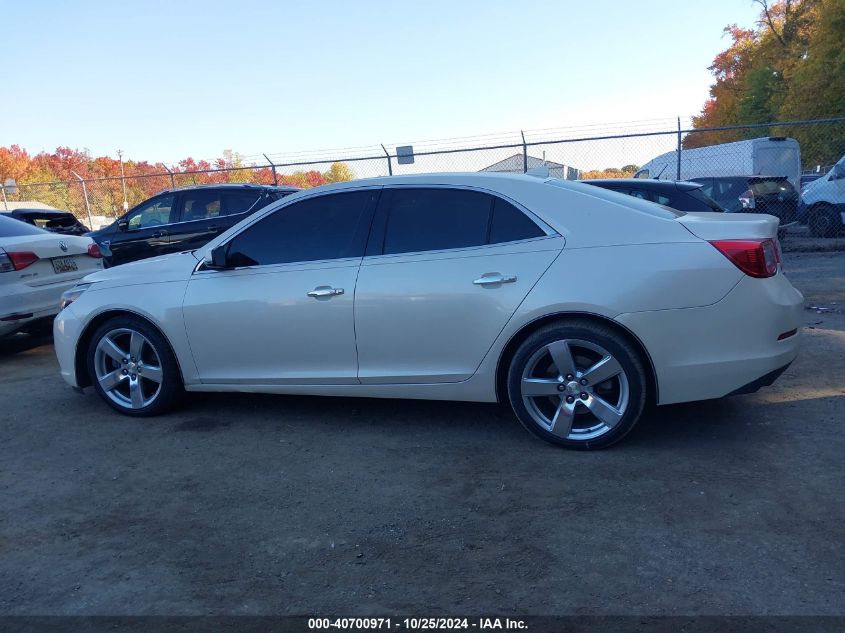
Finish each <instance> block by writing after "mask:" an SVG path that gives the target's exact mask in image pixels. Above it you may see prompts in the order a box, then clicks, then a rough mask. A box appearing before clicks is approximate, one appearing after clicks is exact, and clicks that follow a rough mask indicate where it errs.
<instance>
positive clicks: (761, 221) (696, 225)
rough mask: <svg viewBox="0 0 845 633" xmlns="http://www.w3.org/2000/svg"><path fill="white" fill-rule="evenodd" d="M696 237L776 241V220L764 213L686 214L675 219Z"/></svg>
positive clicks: (709, 240)
mask: <svg viewBox="0 0 845 633" xmlns="http://www.w3.org/2000/svg"><path fill="white" fill-rule="evenodd" d="M677 221H678V222H680V223H681V224H682V225H683V226H684V228H686V229H687V230H688V231H689V232H690V233H692V234H693V235H695V236H696V237H700V238H701V239H703V240H707V241H708V242H711V241H713V240H765V239H772V240H777V235H778V219H777V218H776V217H774V216H773V215H766V214H764V213H687V214H685V215H682V216H680V217H679V218H677Z"/></svg>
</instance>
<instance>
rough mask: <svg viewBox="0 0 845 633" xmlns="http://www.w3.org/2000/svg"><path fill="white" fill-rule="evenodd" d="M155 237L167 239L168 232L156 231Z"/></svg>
mask: <svg viewBox="0 0 845 633" xmlns="http://www.w3.org/2000/svg"><path fill="white" fill-rule="evenodd" d="M152 236H153V237H167V231H156V232H155V233H153V235H152Z"/></svg>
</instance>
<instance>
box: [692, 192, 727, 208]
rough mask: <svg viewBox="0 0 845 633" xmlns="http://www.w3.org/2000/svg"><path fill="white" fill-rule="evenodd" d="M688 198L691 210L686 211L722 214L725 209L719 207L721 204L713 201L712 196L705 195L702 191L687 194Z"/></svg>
mask: <svg viewBox="0 0 845 633" xmlns="http://www.w3.org/2000/svg"><path fill="white" fill-rule="evenodd" d="M686 195H687V198H689V199H690V201H691V203H690V208H689V209H684V210H685V211H696V212H697V211H717V212H719V213H722V212H723V211H724V209H723V208H722V207H720V206H719V203H718V202H716V201H715V200H713V198H711V197H710V196H708V195H707V194H706V193H704V192H703V191H702V190H701V189H692V190H691V191H687V192H686Z"/></svg>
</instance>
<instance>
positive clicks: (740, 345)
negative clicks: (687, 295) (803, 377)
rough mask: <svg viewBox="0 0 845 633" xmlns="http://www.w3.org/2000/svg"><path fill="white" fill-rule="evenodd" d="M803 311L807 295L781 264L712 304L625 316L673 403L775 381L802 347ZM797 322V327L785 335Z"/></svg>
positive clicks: (663, 397)
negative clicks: (781, 269) (779, 269)
mask: <svg viewBox="0 0 845 633" xmlns="http://www.w3.org/2000/svg"><path fill="white" fill-rule="evenodd" d="M803 318H804V298H803V297H802V295H801V293H800V292H798V291H797V290H796V289H795V288H794V287H793V286H792V284H790V283H789V281H788V280H787V279H786V277H784V275H783V273H782V272H779V273H778V274H777V275H775V276H774V277H770V278H768V279H753V278H751V277H744V278H743V279H742V280H741V281H740V282H739V283H738V284H737V285H736V287H734V289H733V290H731V292H729V293H728V294H727V296H726V297H725V298H723V299H722V300H721V301H719V302H717V303H714V304H712V305H709V306H705V307H701V308H685V309H680V310H659V311H653V312H637V313H629V314H623V315H620V316H619V317H618V318H617V320H618V321H619V322H620V323H622V324H623V325H625V326H626V327H627V328H629V329H630V330H631V331H632V332H634V333H635V334H636V335H637V336H638V337H639V338H640V340H641V341H642V342H643V345H644V346H645V348H646V349H647V350H648V352H649V354H650V355H651V359H652V361H653V364H654V367H655V373H656V376H657V386H658V403H659V404H672V403H677V402H689V401H693V400H706V399H710V398H721V397H723V396H726V395H729V394H733V393H736V392H742V390H743V389H749V388H759V387H762V386H764V384H763V383H764V382H765V379H768V378H769V377H771V381H774V379H775V378H776V377H777V376H776V375H773V374H775V372H777V371H779V370H783V369H784V368H785V367H786V366H788V365H789V363H791V362H792V361H793V360H794V359H795V357H796V356H797V354H798V348H799V346H800V341H801V326H802V323H803ZM791 330H797V332H796V333H795V334H794V335H792V336H789V337H787V338H785V339H783V340H778V336H779V335H781V334H783V333H785V332H789V331H791ZM771 381H770V382H769V384H771ZM758 382H759V384H758Z"/></svg>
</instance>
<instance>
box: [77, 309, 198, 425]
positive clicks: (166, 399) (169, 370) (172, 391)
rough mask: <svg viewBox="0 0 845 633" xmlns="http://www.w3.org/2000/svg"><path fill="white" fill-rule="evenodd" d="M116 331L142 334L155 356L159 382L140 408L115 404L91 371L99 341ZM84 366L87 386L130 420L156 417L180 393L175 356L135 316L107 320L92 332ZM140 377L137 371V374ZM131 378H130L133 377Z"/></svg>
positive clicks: (174, 400)
mask: <svg viewBox="0 0 845 633" xmlns="http://www.w3.org/2000/svg"><path fill="white" fill-rule="evenodd" d="M116 330H130V331H135V332H138V333H140V334H142V335H143V337H144V338H145V339H146V340H147V342H148V344H149V345H151V346H152V348H153V349H154V352H155V354H156V355H157V356H158V360H159V362H160V368H161V377H162V380H161V383H159V385H160V386H159V388H158V391H157V392H156V394H155V396H154V397H153V399H152V401H151V402H150V403H149V404H147V405H146V406H142V407H140V408H131V407H127V406H121V404H119V403H118V402H115V401H114V400H113V399H112V398H111V397H110V396H109V395H108V394H107V393H106V391H105V390H104V389H103V387H102V386H101V385H100V382H99V381H98V379H97V373H96V369H95V354H96V350H97V347H98V345H99V344H100V341H101V340H103V338H104V337H105V336H106V335H108V334H109V333H112V332H114V331H116ZM86 354H87V356H86V363H87V367H88V375H89V376H90V377H91V384H92V385H93V386H94V389H95V391H96V392H97V393H98V394H99V396H100V397H101V398H102V399H103V400H104V401H105V402H106V404H108V405H109V406H110V407H111V408H113V409H114V410H115V411H118V412H120V413H122V414H124V415H128V416H132V417H150V416H154V415H159V414H161V413H164V412H166V411H168V410H170V409H172V408H173V407H174V406H175V405H176V404H177V403H178V402H179V400H180V399H181V397H182V395H183V394H184V387H183V385H182V375H181V373H180V371H179V365H178V363H177V362H176V357H175V356H174V355H173V352H172V351H171V349H170V345H169V343H168V342H167V340H166V339H165V338H164V336H162V334H161V333H160V332H159V331H158V330H157V329H156V328H155V327H153V326H152V325H151V324H150V323H149V322H148V321H146V320H144V319H142V318H140V317H136V316H129V315H126V316H117V317H114V318H112V319H109V320H108V321H106V322H105V323H103V324H102V325H100V327H98V328H97V330H96V331H95V332H94V335H93V336H92V337H91V342H90V343H89V345H88V350H87V351H86ZM139 374H140V372H139ZM133 377H134V376H133Z"/></svg>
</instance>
